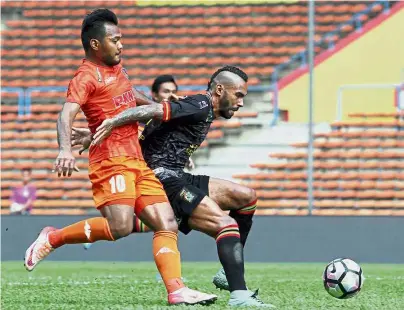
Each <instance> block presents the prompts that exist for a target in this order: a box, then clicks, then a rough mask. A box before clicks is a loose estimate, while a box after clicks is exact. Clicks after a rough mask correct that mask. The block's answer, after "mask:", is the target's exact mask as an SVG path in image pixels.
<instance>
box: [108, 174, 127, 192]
mask: <svg viewBox="0 0 404 310" xmlns="http://www.w3.org/2000/svg"><path fill="white" fill-rule="evenodd" d="M109 184H111V193H112V194H115V193H116V192H118V193H123V192H124V191H125V190H126V183H125V178H124V177H123V175H121V174H118V175H115V176H113V177H112V178H111V179H110V180H109Z"/></svg>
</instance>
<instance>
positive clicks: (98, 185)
mask: <svg viewBox="0 0 404 310" xmlns="http://www.w3.org/2000/svg"><path fill="white" fill-rule="evenodd" d="M121 37H122V35H121V32H120V29H119V27H118V19H117V17H116V15H115V14H114V13H113V12H112V11H110V10H107V9H98V10H95V11H93V12H92V13H90V14H89V15H87V16H86V17H85V18H84V21H83V24H82V31H81V39H82V43H83V47H84V50H85V54H86V58H85V59H84V60H83V62H82V64H81V66H80V67H79V69H78V70H77V72H76V74H75V75H74V77H73V79H72V80H71V82H70V84H69V87H68V91H67V99H66V103H65V104H64V106H63V109H62V111H61V113H60V115H59V119H58V122H57V133H58V143H59V150H60V152H59V155H58V157H57V159H56V161H55V170H56V171H57V173H58V176H59V177H60V176H62V175H63V176H68V177H70V176H71V175H72V173H73V171H74V170H77V168H76V166H75V158H74V157H73V154H72V151H71V127H72V122H73V120H74V118H75V116H76V114H77V113H78V111H79V110H80V108H81V109H82V110H83V112H84V114H85V116H86V118H87V121H88V124H89V128H90V130H91V131H92V132H93V133H95V129H96V128H97V127H98V126H99V125H100V124H101V123H102V121H103V120H104V119H107V118H110V117H114V116H116V115H118V113H120V112H123V111H125V110H128V109H130V108H133V107H135V106H136V101H137V100H136V99H137V96H136V94H135V93H134V91H133V90H132V85H131V83H130V80H129V77H128V75H127V73H126V71H125V69H124V68H123V67H122V65H121V64H120V62H121V52H122V48H123V46H122V43H121ZM139 101H142V99H141V98H139ZM143 101H146V102H143V103H151V102H147V100H143ZM137 130H138V128H137V123H136V122H132V123H130V124H127V125H124V126H120V127H119V128H116V129H114V130H113V132H112V134H111V135H110V136H109V137H108V138H107V139H105V141H103V143H101V144H98V145H95V144H94V145H93V146H91V147H90V155H89V178H90V181H91V183H92V190H93V197H94V202H95V206H96V207H97V209H98V210H99V211H100V212H101V214H102V217H95V218H89V219H86V220H83V221H81V222H77V223H74V224H72V225H70V226H67V227H64V228H62V229H56V228H54V227H45V228H44V229H43V230H42V231H41V232H40V234H39V236H38V238H37V239H36V240H35V241H34V243H32V245H31V246H30V247H29V248H28V249H27V251H26V253H25V266H26V269H27V270H28V271H31V270H33V269H34V268H35V267H36V266H37V264H38V263H39V262H40V261H42V260H43V259H44V258H45V257H47V256H48V255H49V254H50V253H51V252H52V251H53V250H55V249H57V248H59V247H61V246H63V245H65V244H75V243H86V242H96V241H98V240H108V241H114V240H117V239H119V238H123V237H126V236H127V235H129V234H130V233H131V232H132V230H133V213H134V211H133V210H134V209H135V213H136V215H137V216H138V217H139V218H140V219H141V220H142V221H143V222H144V223H147V225H148V226H149V227H150V228H151V229H152V230H153V231H154V232H155V233H154V237H153V255H154V260H155V263H156V265H157V268H158V270H159V272H160V274H161V276H162V279H163V282H164V284H165V286H166V289H167V293H168V302H169V303H170V304H206V303H210V302H213V301H215V300H216V298H217V296H216V295H210V294H204V293H201V292H198V291H195V290H191V289H189V288H188V287H185V285H184V283H183V282H182V280H181V262H180V253H179V251H178V248H177V231H178V225H177V223H176V221H175V217H174V213H173V209H172V207H171V206H170V204H169V203H168V199H167V196H166V194H165V192H164V189H163V186H162V184H161V183H160V182H159V181H158V180H157V178H156V177H155V175H154V173H153V171H152V170H150V169H149V167H148V166H147V165H146V163H145V161H144V159H143V156H142V151H141V149H140V146H139V142H138V136H137V134H138V133H137V132H138V131H137Z"/></svg>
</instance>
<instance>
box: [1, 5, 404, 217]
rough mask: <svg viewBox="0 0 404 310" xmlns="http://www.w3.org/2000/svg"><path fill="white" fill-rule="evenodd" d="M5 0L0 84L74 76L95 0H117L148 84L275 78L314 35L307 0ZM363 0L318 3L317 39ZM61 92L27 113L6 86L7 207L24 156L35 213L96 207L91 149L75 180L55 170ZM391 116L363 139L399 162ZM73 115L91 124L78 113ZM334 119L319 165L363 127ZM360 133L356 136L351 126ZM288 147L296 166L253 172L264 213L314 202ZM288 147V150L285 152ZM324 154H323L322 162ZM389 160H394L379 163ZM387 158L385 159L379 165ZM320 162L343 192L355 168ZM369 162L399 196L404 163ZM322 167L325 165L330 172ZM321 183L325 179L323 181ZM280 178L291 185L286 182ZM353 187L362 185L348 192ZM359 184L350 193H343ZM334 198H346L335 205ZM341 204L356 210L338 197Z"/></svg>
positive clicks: (42, 98)
mask: <svg viewBox="0 0 404 310" xmlns="http://www.w3.org/2000/svg"><path fill="white" fill-rule="evenodd" d="M1 6H2V10H3V12H5V13H7V12H9V13H10V16H13V18H12V19H8V20H7V21H6V26H7V28H6V30H3V31H2V37H3V48H2V51H1V53H2V59H3V62H2V71H3V74H2V86H3V87H36V86H51V87H54V86H62V87H66V86H67V84H68V82H69V80H70V78H71V77H72V75H73V73H74V70H75V68H76V67H77V66H78V64H79V63H80V59H81V58H82V57H83V51H82V47H81V42H80V36H79V33H80V23H81V20H82V18H83V16H84V15H85V14H86V12H89V11H91V10H92V9H94V8H96V7H110V8H113V9H114V11H115V12H116V13H117V14H118V16H119V17H120V19H121V24H122V25H123V33H124V41H123V43H124V46H125V51H124V54H125V60H124V64H125V67H127V69H128V71H129V74H130V76H132V77H133V80H132V81H133V84H134V85H150V84H151V83H152V80H153V79H154V78H155V76H157V75H159V74H165V73H168V74H174V75H175V76H176V79H177V82H178V83H179V84H180V85H206V82H207V80H208V77H209V75H210V74H211V73H212V72H213V71H214V70H215V69H216V68H217V67H219V66H221V65H223V64H228V63H231V64H233V65H240V66H242V67H243V69H245V70H246V72H247V73H248V74H249V75H250V77H251V78H250V85H257V84H260V83H263V82H266V81H268V80H269V75H270V74H271V73H272V72H273V69H274V67H275V66H276V65H277V64H280V63H282V62H284V61H285V60H288V59H289V58H290V56H292V55H294V54H296V53H297V52H300V51H302V50H304V49H305V45H306V40H307V3H305V2H292V3H275V2H274V3H269V4H268V3H267V4H265V5H263V4H256V5H245V4H243V5H226V6H199V5H197V6H174V7H165V6H163V7H158V8H156V7H148V6H144V7H137V6H135V5H134V4H133V2H130V1H91V2H89V1H22V2H21V1H2V3H1ZM367 6H368V2H366V1H359V2H350V1H345V2H338V3H336V2H317V3H316V31H317V33H316V40H318V39H320V38H321V37H322V36H323V35H324V34H325V33H328V32H330V31H332V30H334V29H335V28H336V27H337V25H339V24H341V23H343V22H345V21H348V20H350V19H351V18H352V16H353V15H354V14H356V13H358V12H361V11H363V10H364V9H365V8H366V7H367ZM382 11H383V6H382V5H376V6H374V7H373V9H372V11H371V12H369V14H364V15H361V17H360V19H361V21H362V22H366V21H367V20H370V19H371V18H373V17H375V16H377V15H378V14H380V13H381V12H382ZM353 30H354V27H353V26H346V27H344V29H343V31H342V35H341V37H344V36H345V35H347V34H349V33H350V32H352V31H353ZM330 39H333V40H337V39H339V38H338V37H337V38H330ZM324 48H326V47H323V46H317V47H316V52H317V53H319V52H321V51H322V50H323V49H324ZM64 95H65V93H64V91H59V90H57V89H55V90H53V91H47V92H39V91H38V92H33V93H32V106H31V111H30V114H28V115H22V116H19V115H18V114H17V113H18V108H17V106H16V105H15V102H16V99H17V96H16V94H13V93H6V92H4V93H2V101H3V102H2V111H1V116H2V119H1V124H2V132H1V139H2V155H1V156H2V184H1V197H2V200H1V212H2V213H7V212H8V207H9V200H8V199H9V197H10V193H11V188H12V187H13V186H14V185H15V184H17V182H18V180H19V174H20V171H19V170H20V169H21V168H23V167H32V168H33V169H34V171H33V175H32V177H33V179H34V183H35V185H36V187H37V188H38V193H37V195H38V199H37V201H36V204H35V207H34V210H33V212H32V214H83V213H87V212H91V211H93V209H94V208H93V202H92V199H91V191H90V186H91V185H90V183H89V181H88V177H87V172H86V169H87V160H86V159H83V156H79V155H78V153H77V152H75V156H76V158H77V159H78V166H79V168H80V169H81V172H79V173H75V174H74V175H73V177H72V178H71V179H69V180H63V181H62V180H59V179H58V178H57V176H55V174H53V173H51V169H52V164H53V160H54V159H55V158H56V156H57V144H56V131H55V122H56V118H57V113H58V112H59V111H60V108H61V105H60V104H61V103H63V98H64ZM254 117H257V113H256V112H249V111H247V112H245V111H243V112H238V115H237V117H236V118H234V119H233V120H232V121H231V122H224V121H215V122H214V124H213V125H212V128H211V131H210V132H209V135H208V139H207V141H206V142H205V143H204V144H203V145H202V146H201V149H202V150H201V151H203V149H207V148H206V147H207V146H208V145H214V144H215V143H216V144H220V143H223V142H224V140H225V137H226V134H228V133H229V132H231V133H234V132H235V131H236V132H237V131H240V130H241V127H242V126H243V125H244V123H243V119H248V118H254ZM359 124H363V126H362V125H361V126H362V129H364V128H365V129H366V128H367V127H364V126H367V122H361V123H357V124H356V125H357V126H359ZM383 124H384V125H383V126H385V127H386V131H383V132H382V131H367V129H366V130H363V132H364V133H363V135H361V136H358V137H356V138H362V137H363V138H368V137H369V138H370V136H367V134H369V133H370V134H371V135H372V136H371V138H372V140H369V141H367V143H370V144H372V143H373V145H374V143H376V142H375V141H373V140H377V139H379V140H378V142H377V143H379V144H376V145H377V146H375V147H374V148H373V149H372V151H368V152H366V153H365V154H368V155H366V156H371V155H372V156H373V157H367V158H373V159H377V162H378V163H380V162H382V161H383V160H384V158H388V157H386V156H391V158H393V159H394V160H395V161H397V160H398V159H399V157H394V156H397V153H396V152H395V150H393V149H392V148H393V146H392V145H395V146H398V145H402V143H401V142H400V141H399V137H401V136H399V135H398V132H400V131H399V130H397V126H399V127H400V126H402V119H401V118H397V119H396V118H394V120H393V122H384V123H383ZM74 125H75V126H77V127H83V126H86V122H85V120H84V118H83V116H82V115H80V117H79V118H78V119H77V120H76V122H75V124H74ZM334 126H335V128H336V130H335V131H334V132H333V133H332V134H331V135H330V136H326V137H322V139H324V140H326V141H325V142H324V141H318V142H317V143H323V144H325V145H324V146H323V145H319V146H318V147H319V148H321V150H322V151H321V152H319V153H318V154H317V153H316V158H318V159H320V158H324V159H323V160H322V164H323V165H325V163H326V162H328V163H329V164H330V165H331V164H332V162H330V160H329V159H328V158H330V159H332V160H338V154H341V153H339V150H337V148H338V147H340V146H338V145H336V144H335V143H337V142H339V141H341V140H342V141H348V140H349V139H350V138H351V137H350V136H349V135H350V134H351V135H352V134H354V133H357V131H354V132H351V131H348V130H347V129H348V128H350V125H349V124H345V123H336V124H334ZM378 126H379V125H378ZM337 129H338V130H337ZM387 129H388V131H387ZM338 133H341V136H338V135H337V134H338ZM342 133H344V134H347V136H345V135H342ZM365 133H366V134H365ZM393 133H397V134H393ZM400 133H401V132H400ZM333 134H335V136H334V135H333ZM382 134H386V135H390V136H382ZM319 138H320V137H319ZM352 138H355V137H354V136H353V135H352ZM333 143H334V145H333ZM350 143H352V144H351V146H352V152H351V151H349V152H346V153H345V156H348V154H349V156H352V159H354V160H356V161H358V165H357V166H352V167H354V168H352V167H351V168H348V166H346V168H344V169H351V178H349V179H347V180H349V181H354V180H355V179H354V178H353V177H354V172H356V173H357V174H358V173H359V171H362V169H364V168H363V167H362V166H361V165H362V164H361V163H360V161H361V160H362V159H363V158H365V157H363V156H365V155H363V154H362V153H361V152H360V151H358V150H357V149H356V148H354V146H355V144H354V143H355V142H350ZM358 143H359V144H358V145H356V146H355V147H357V148H358V147H359V148H360V147H363V146H360V145H362V144H361V143H365V142H363V141H359V142H358ZM339 145H340V144H339ZM301 147H303V145H302V146H301ZM344 147H345V148H347V147H346V146H344ZM382 148H383V150H385V149H386V152H380V151H379V150H381V149H382ZM198 152H199V151H198ZM354 152H356V153H354ZM273 156H276V154H273ZM288 156H289V157H290V160H289V161H288V166H285V167H284V168H280V166H279V167H266V166H262V167H261V169H266V170H268V169H273V170H274V171H276V173H274V174H271V175H270V176H269V175H268V174H262V173H260V174H256V175H251V181H248V183H251V184H252V186H253V187H254V188H256V189H257V190H258V193H259V195H260V197H261V202H260V204H261V205H260V207H261V210H260V211H259V212H260V213H261V214H294V215H300V214H301V215H303V214H306V213H307V210H303V209H302V208H306V207H307V200H306V199H305V198H306V197H305V193H304V192H301V191H300V190H303V189H304V188H305V187H304V185H301V186H297V185H298V184H303V183H304V179H305V177H306V176H305V173H304V172H303V169H304V167H305V163H304V158H305V154H304V153H303V154H302V153H296V154H293V155H290V154H289V155H288ZM322 156H323V157H322ZM327 156H328V157H327ZM332 156H334V157H332ZM355 156H356V157H355ZM383 156H384V157H383ZM280 157H281V158H284V159H286V155H280ZM325 159H327V160H326V161H325ZM343 161H344V162H345V164H346V165H349V164H350V163H351V159H350V158H348V157H345V158H344V159H343ZM316 164H317V165H321V163H320V161H318V162H316ZM385 164H386V165H388V164H387V163H383V165H385ZM292 167H294V168H292ZM324 167H325V166H324ZM344 167H345V166H344ZM355 167H356V168H355ZM369 167H370V166H369ZM383 167H384V166H383ZM337 168H338V169H339V170H338V169H337ZM379 168H380V169H384V168H382V167H381V166H380V167H379ZM282 169H284V170H282ZM318 169H320V170H319V173H323V172H324V171H325V170H326V169H327V173H326V172H324V173H323V174H324V176H323V174H320V176H321V177H323V178H324V180H327V184H328V185H327V186H329V187H328V188H327V191H328V192H330V193H336V192H338V193H339V192H340V191H341V189H342V188H345V187H344V186H348V187H349V186H353V185H351V184H348V183H347V184H344V185H338V187H331V185H332V184H334V185H335V182H339V181H338V179H337V178H338V175H344V176H347V175H348V174H345V173H343V172H344V171H341V169H342V168H339V167H336V169H335V170H330V168H329V167H327V168H321V166H318ZM355 169H356V170H355ZM369 169H370V174H369V176H367V177H368V179H367V182H374V184H376V185H377V186H388V185H378V184H379V183H380V182H378V181H379V180H382V179H383V180H389V182H390V183H386V184H390V185H389V186H390V187H389V190H388V191H386V193H389V195H390V196H388V197H389V198H388V199H390V200H380V201H379V202H383V203H384V202H385V201H393V199H395V200H397V199H398V198H396V196H395V195H398V194H397V193H396V191H395V189H396V188H401V187H391V186H393V185H394V186H396V185H395V184H396V183H397V182H396V183H394V182H395V181H393V180H394V177H393V175H394V173H396V174H397V172H396V171H391V172H389V170H387V171H385V170H384V171H383V173H382V172H380V174H375V172H374V170H375V169H376V168H375V169H373V168H369ZM372 169H373V170H372ZM292 170H293V171H292ZM393 170H394V169H393ZM328 172H329V173H328ZM316 173H317V172H316ZM357 174H356V175H357ZM326 176H329V177H328V179H327V177H326ZM246 178H247V179H248V178H250V177H246ZM288 178H291V179H292V178H293V180H294V181H293V182H295V183H293V182H291V183H290V184H294V185H290V184H289V182H288V181H285V180H288ZM266 179H271V181H266ZM328 181H330V182H328ZM331 181H332V182H334V183H331ZM299 182H300V183H299ZM286 183H288V184H286ZM364 184H365V185H363V184H362V183H361V185H360V186H370V184H373V183H364ZM275 185H276V186H275ZM376 185H375V187H374V188H369V189H373V190H374V191H376V190H377V189H378V188H379V187H377V186H376ZM294 186H297V187H294ZM397 186H398V185H397ZM399 186H402V184H401V185H399ZM322 188H323V187H318V190H321V189H322ZM324 188H325V187H324ZM351 188H352V187H351ZM268 189H271V191H268ZM282 189H288V190H287V191H284V192H283V191H281V190H282ZM298 189H299V190H298ZM355 190H356V188H354V189H352V190H351V192H352V191H355ZM351 192H347V194H346V195H348V194H349V193H351ZM295 194H296V196H295ZM277 195H278V196H277ZM324 195H325V194H324ZM330 195H332V194H330ZM338 195H342V194H338ZM386 195H387V194H386ZM339 197H340V196H339ZM341 197H342V196H341ZM346 197H348V198H349V199H351V200H346V199H348V198H346V199H345V198H341V199H340V200H338V201H340V203H341V204H343V203H345V206H348V203H350V202H352V201H356V200H354V197H353V196H346ZM386 197H387V196H386ZM361 199H362V198H361ZM363 199H365V198H363ZM369 199H370V198H366V199H365V200H363V201H362V200H361V203H362V204H360V206H361V207H365V209H364V210H367V209H366V208H368V209H369V210H370V211H373V212H376V209H375V208H372V209H370V207H367V206H368V205H366V202H367V201H371V200H369ZM386 199H387V198H386ZM327 201H328V202H330V201H331V200H329V199H328V196H327V197H324V199H323V200H320V201H319V202H318V203H319V205H318V206H319V207H320V204H321V208H322V209H319V210H318V213H319V212H320V211H321V212H322V214H323V213H326V212H328V209H329V208H330V207H331V206H327V205H326V202H327ZM357 205H359V204H357ZM335 207H341V206H340V205H335ZM349 207H352V206H351V205H349ZM327 208H328V209H327ZM351 209H352V208H351ZM351 209H347V210H351ZM339 210H344V212H348V211H347V210H346V209H343V208H342V207H341V208H339ZM352 210H353V209H352ZM383 210H387V209H385V208H384V209H383ZM370 211H369V212H370ZM316 212H317V211H316Z"/></svg>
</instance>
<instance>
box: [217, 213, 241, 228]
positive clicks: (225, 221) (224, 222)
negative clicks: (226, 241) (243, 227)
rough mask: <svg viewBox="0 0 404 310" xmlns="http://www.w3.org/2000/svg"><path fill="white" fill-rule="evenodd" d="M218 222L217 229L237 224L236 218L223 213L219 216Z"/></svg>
mask: <svg viewBox="0 0 404 310" xmlns="http://www.w3.org/2000/svg"><path fill="white" fill-rule="evenodd" d="M216 222H217V226H216V231H220V230H222V229H223V228H225V227H228V226H230V225H237V222H236V220H235V219H233V218H232V217H230V216H228V215H227V214H223V215H222V216H221V217H220V218H217V221H216ZM237 226H238V225H237Z"/></svg>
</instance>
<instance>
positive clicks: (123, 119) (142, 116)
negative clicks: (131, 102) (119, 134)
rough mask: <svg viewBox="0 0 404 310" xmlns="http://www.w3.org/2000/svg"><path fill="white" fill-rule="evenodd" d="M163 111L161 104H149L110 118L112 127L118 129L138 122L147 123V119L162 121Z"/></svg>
mask: <svg viewBox="0 0 404 310" xmlns="http://www.w3.org/2000/svg"><path fill="white" fill-rule="evenodd" d="M163 114H164V109H163V105H162V104H150V105H143V106H140V107H135V108H130V109H127V110H126V111H123V112H121V113H119V114H118V115H117V116H115V117H114V118H112V124H113V127H119V126H123V125H127V124H130V123H136V122H138V121H148V120H149V119H152V118H154V119H162V118H163Z"/></svg>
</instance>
